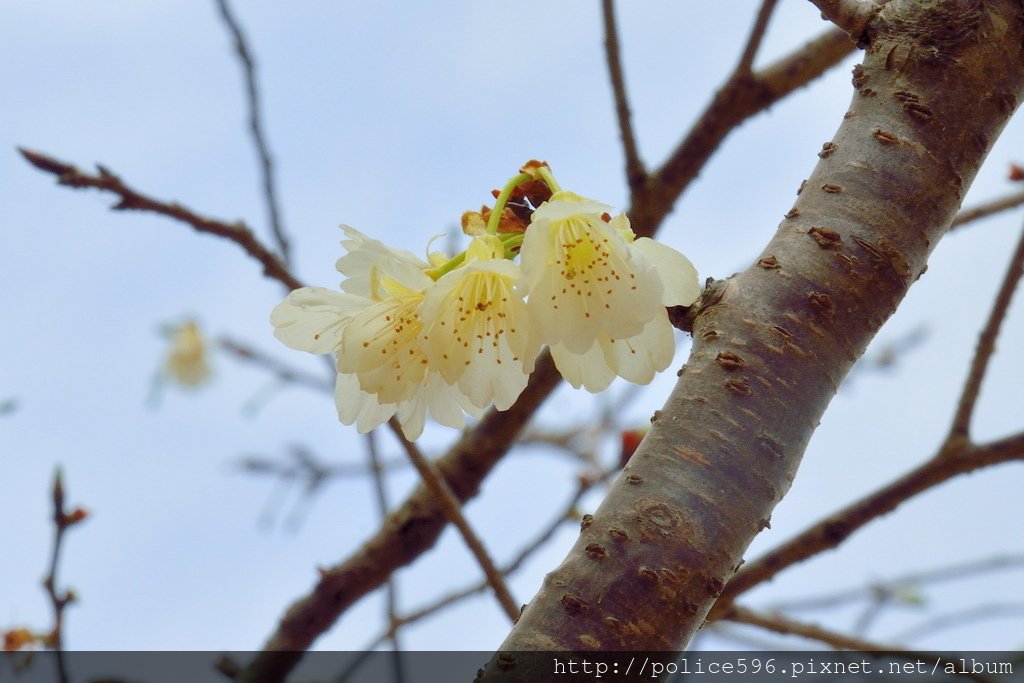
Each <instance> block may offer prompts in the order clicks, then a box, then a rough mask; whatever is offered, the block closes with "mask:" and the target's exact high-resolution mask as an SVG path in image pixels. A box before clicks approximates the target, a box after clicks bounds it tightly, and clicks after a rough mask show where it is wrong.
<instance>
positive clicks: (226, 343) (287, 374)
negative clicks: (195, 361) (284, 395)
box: [216, 337, 334, 394]
mask: <svg viewBox="0 0 1024 683" xmlns="http://www.w3.org/2000/svg"><path fill="white" fill-rule="evenodd" d="M216 343H217V346H218V347H219V348H220V349H222V350H224V351H227V352H228V353H230V354H231V355H233V356H234V357H235V358H238V359H239V360H242V361H245V362H247V363H251V364H253V365H256V366H259V367H261V368H263V369H264V370H266V371H268V372H270V373H271V374H273V375H274V376H275V377H276V378H277V379H279V380H281V381H282V382H286V383H290V384H298V385H302V386H306V387H309V388H311V389H316V390H317V391H323V392H326V393H328V394H332V393H334V382H333V378H332V379H326V378H321V377H317V376H315V375H311V374H309V373H307V372H303V371H301V370H296V369H295V368H292V367H290V366H288V365H286V364H285V363H282V362H281V361H279V360H278V359H276V358H274V357H272V356H270V355H269V354H266V353H263V352H262V351H258V350H256V349H254V348H252V347H251V346H248V345H246V344H243V343H242V342H239V341H236V340H234V339H231V338H229V337H220V338H219V339H217V342H216Z"/></svg>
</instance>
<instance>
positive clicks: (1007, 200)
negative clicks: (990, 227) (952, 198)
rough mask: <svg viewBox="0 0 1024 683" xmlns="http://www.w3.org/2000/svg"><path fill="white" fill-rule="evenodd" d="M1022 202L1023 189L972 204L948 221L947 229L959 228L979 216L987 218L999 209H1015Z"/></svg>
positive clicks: (999, 210) (998, 211) (1023, 199)
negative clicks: (975, 204) (950, 221)
mask: <svg viewBox="0 0 1024 683" xmlns="http://www.w3.org/2000/svg"><path fill="white" fill-rule="evenodd" d="M1022 204H1024V191H1022V192H1014V193H1012V194H1008V195H1006V196H1005V197H1000V198H999V199H993V200H992V201H990V202H985V203H984V204H979V205H978V206H972V207H971V208H969V209H962V210H961V211H960V213H958V214H957V215H956V217H955V218H954V219H953V222H952V223H950V225H949V229H950V230H953V229H954V228H959V227H961V226H963V225H966V224H967V223H970V222H972V221H976V220H978V219H981V218H987V217H988V216H992V215H994V214H997V213H1000V212H1001V211H1008V210H1009V209H1015V208H1017V207H1018V206H1021V205H1022Z"/></svg>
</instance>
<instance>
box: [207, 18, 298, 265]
mask: <svg viewBox="0 0 1024 683" xmlns="http://www.w3.org/2000/svg"><path fill="white" fill-rule="evenodd" d="M216 2H217V8H218V9H219V10H220V15H221V18H222V19H223V20H224V24H225V26H227V29H228V31H229V32H230V33H231V37H232V38H233V40H234V43H235V53H236V54H237V55H238V61H239V62H241V64H242V72H243V74H244V76H245V94H246V101H247V104H248V109H249V131H250V133H251V134H252V142H253V146H254V147H255V148H256V156H258V157H259V161H260V173H261V177H262V185H263V198H264V201H265V203H266V205H267V216H268V217H269V219H270V229H271V231H272V232H273V235H274V240H275V241H276V242H277V247H278V249H279V250H280V252H281V260H282V261H283V262H284V263H285V265H288V264H290V263H291V245H290V244H289V242H288V237H287V235H286V234H285V231H284V225H283V224H282V221H281V210H280V208H279V206H278V201H277V186H276V184H275V183H274V162H273V159H272V158H271V156H270V147H269V145H268V144H267V139H266V135H265V134H264V132H263V115H262V108H261V107H260V98H259V88H258V85H257V81H256V61H255V59H253V56H252V53H251V52H250V50H249V47H248V44H247V42H248V41H246V39H245V33H243V31H242V27H241V25H240V24H239V23H238V20H237V19H236V18H235V16H234V14H233V13H232V11H231V7H230V6H229V5H228V0H216Z"/></svg>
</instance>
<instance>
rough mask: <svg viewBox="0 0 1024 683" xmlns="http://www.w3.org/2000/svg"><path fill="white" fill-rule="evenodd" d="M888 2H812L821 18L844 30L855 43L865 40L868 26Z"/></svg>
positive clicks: (815, 0)
mask: <svg viewBox="0 0 1024 683" xmlns="http://www.w3.org/2000/svg"><path fill="white" fill-rule="evenodd" d="M887 1H888V0H811V2H813V3H814V6H815V7H817V8H818V9H819V10H821V18H822V19H826V20H828V21H831V22H832V23H833V24H835V25H836V26H838V27H839V28H840V29H842V30H843V31H844V32H845V33H846V35H848V36H850V39H851V40H853V42H855V43H860V42H861V41H862V40H863V39H864V33H865V32H866V31H867V28H868V25H869V24H870V23H871V20H872V19H874V17H875V15H876V14H878V11H879V10H881V9H882V5H884V4H885V3H886V2H887Z"/></svg>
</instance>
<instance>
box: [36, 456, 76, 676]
mask: <svg viewBox="0 0 1024 683" xmlns="http://www.w3.org/2000/svg"><path fill="white" fill-rule="evenodd" d="M85 516H86V513H85V511H84V510H82V509H81V508H75V509H74V510H72V511H71V512H68V511H67V510H66V509H65V507H64V475H63V473H62V472H61V469H60V468H59V467H58V468H57V472H56V474H54V477H53V528H54V534H53V548H52V549H51V551H50V566H49V569H48V571H47V573H46V577H45V578H44V579H43V588H45V589H46V595H47V597H48V598H49V599H50V607H51V609H52V610H53V628H52V629H51V630H50V634H49V636H48V637H47V646H48V647H50V648H51V649H52V650H53V651H54V652H55V654H56V662H57V673H58V677H59V680H60V682H61V683H67V681H68V674H67V667H66V663H65V661H64V610H65V609H66V608H67V606H68V605H69V604H71V603H72V602H74V601H75V594H74V593H73V592H72V591H70V590H64V591H59V590H58V589H57V570H58V568H59V567H60V551H61V548H62V547H63V542H64V533H65V532H66V531H67V530H68V528H69V527H71V526H72V525H73V524H77V523H78V522H81V521H82V520H83V519H85Z"/></svg>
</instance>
